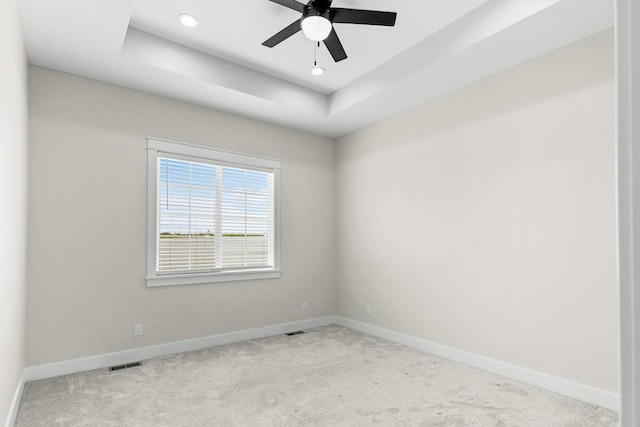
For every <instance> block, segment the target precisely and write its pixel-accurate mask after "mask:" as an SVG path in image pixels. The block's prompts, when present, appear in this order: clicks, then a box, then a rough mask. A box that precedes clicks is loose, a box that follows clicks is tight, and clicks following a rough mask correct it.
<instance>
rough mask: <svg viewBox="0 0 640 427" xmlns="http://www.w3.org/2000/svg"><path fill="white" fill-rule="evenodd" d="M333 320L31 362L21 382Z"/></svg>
mask: <svg viewBox="0 0 640 427" xmlns="http://www.w3.org/2000/svg"><path fill="white" fill-rule="evenodd" d="M334 323H336V316H325V317H318V318H315V319H309V320H300V321H297V322H291V323H281V324H279V325H271V326H265V327H261V328H255V329H245V330H242V331H237V332H229V333H226V334H220V335H211V336H208V337H203V338H195V339H191V340H185V341H177V342H172V343H168V344H161V345H156V346H152V347H142V348H136V349H132V350H125V351H120V352H117V353H108V354H102V355H98V356H92V357H86V358H83V359H75V360H68V361H65V362H58V363H51V364H47V365H40V366H32V367H29V368H26V369H25V370H24V382H29V381H35V380H41V379H44V378H52V377H58V376H60V375H68V374H75V373H77V372H83V371H90V370H92V369H101V368H106V367H109V366H114V365H122V364H125V363H132V362H136V361H139V360H146V359H152V358H154V357H160V356H167V355H169V354H176V353H183V352H187V351H194V350H201V349H203V348H209V347H214V346H217V345H223V344H230V343H234V342H240V341H246V340H250V339H255V338H263V337H268V336H271V335H278V334H285V333H288V332H294V331H298V330H300V329H310V328H315V327H318V326H326V325H331V324H334Z"/></svg>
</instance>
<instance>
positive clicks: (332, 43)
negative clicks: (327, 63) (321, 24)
mask: <svg viewBox="0 0 640 427" xmlns="http://www.w3.org/2000/svg"><path fill="white" fill-rule="evenodd" d="M324 45H325V46H327V49H329V53H330V54H331V56H332V57H333V60H334V61H335V62H340V61H342V60H343V59H347V53H346V52H345V51H344V48H343V47H342V43H340V39H339V38H338V34H336V30H335V28H332V29H331V33H329V37H327V38H326V39H324Z"/></svg>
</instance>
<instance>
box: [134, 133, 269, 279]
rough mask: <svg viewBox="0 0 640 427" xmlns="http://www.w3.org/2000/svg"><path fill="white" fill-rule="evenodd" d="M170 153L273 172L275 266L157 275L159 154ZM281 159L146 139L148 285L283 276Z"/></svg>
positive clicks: (187, 157)
mask: <svg viewBox="0 0 640 427" xmlns="http://www.w3.org/2000/svg"><path fill="white" fill-rule="evenodd" d="M163 155H167V156H169V157H172V158H180V156H183V157H184V158H186V159H188V160H192V161H198V160H200V161H205V162H207V161H208V162H215V163H216V164H226V165H229V166H232V167H238V168H254V169H255V168H258V169H263V170H269V171H273V193H274V195H273V197H274V200H273V203H274V206H273V208H274V218H273V221H274V224H273V228H274V230H273V232H274V236H273V245H274V248H273V250H274V253H273V261H274V265H273V267H269V268H264V269H251V270H223V271H206V272H189V273H186V272H179V273H164V272H163V273H161V274H158V272H157V270H156V268H157V264H156V257H157V254H156V251H157V243H158V242H157V239H158V232H157V218H158V213H157V197H158V193H157V186H158V157H159V156H160V157H162V156H163ZM279 200H280V160H277V159H271V158H267V157H260V156H254V155H250V154H243V153H236V152H232V151H225V150H218V149H214V148H210V147H203V146H199V145H192V144H186V143H182V142H176V141H169V140H166V139H160V138H152V137H148V138H147V276H146V281H147V287H156V286H175V285H192V284H199V283H216V282H230V281H238V280H255V279H275V278H279V277H280V273H281V269H280V202H279Z"/></svg>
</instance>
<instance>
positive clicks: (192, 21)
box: [178, 13, 198, 28]
mask: <svg viewBox="0 0 640 427" xmlns="http://www.w3.org/2000/svg"><path fill="white" fill-rule="evenodd" d="M178 20H179V21H180V23H182V25H184V26H185V27H189V28H193V27H195V26H196V25H198V18H196V17H195V16H193V15H189V14H188V13H181V14H180V15H178Z"/></svg>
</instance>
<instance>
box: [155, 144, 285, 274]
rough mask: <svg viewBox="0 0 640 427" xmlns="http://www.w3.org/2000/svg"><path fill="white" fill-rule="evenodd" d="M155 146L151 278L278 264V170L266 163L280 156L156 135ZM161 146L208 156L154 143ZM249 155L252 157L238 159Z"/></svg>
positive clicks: (268, 267) (274, 268) (244, 270)
mask: <svg viewBox="0 0 640 427" xmlns="http://www.w3.org/2000/svg"><path fill="white" fill-rule="evenodd" d="M152 142H154V143H155V144H152ZM149 146H150V162H149V167H150V180H151V169H154V171H153V172H154V174H155V180H154V181H155V182H154V183H151V182H150V184H153V187H154V188H153V189H154V190H155V191H154V193H155V194H151V193H150V205H149V209H150V215H151V214H152V213H153V217H151V216H150V227H149V230H150V232H151V231H153V233H154V236H153V239H151V238H150V239H149V242H150V245H151V243H152V242H153V243H154V244H153V246H154V247H153V248H151V246H150V248H149V249H150V250H151V249H152V250H153V253H154V259H153V260H151V259H150V262H149V269H150V271H149V272H148V274H147V280H148V283H149V280H155V279H162V278H166V277H187V276H186V275H189V277H193V276H194V275H196V276H201V275H205V274H209V273H210V274H212V275H218V276H220V275H222V276H224V277H229V275H230V274H233V273H235V272H242V273H251V272H252V271H253V272H256V271H258V272H260V271H269V270H272V271H279V270H277V268H278V265H277V264H278V259H277V258H278V257H277V248H276V243H277V238H276V237H277V236H276V233H275V231H276V226H275V225H276V221H275V219H276V211H275V207H276V203H275V192H276V188H277V185H276V169H272V168H269V167H264V165H265V164H266V165H267V166H270V165H272V164H276V163H275V162H277V161H274V160H271V159H262V158H257V159H255V158H251V157H249V156H246V155H241V154H238V153H228V152H220V151H218V150H212V149H208V148H204V147H196V146H186V145H183V144H179V143H171V142H168V141H159V140H151V139H150V140H149ZM156 146H157V147H158V148H171V149H172V150H174V151H187V152H188V153H189V154H198V155H202V154H205V155H207V157H192V156H187V155H183V154H181V153H165V152H162V151H160V150H157V151H156V150H152V148H156ZM211 153H213V154H211ZM243 156H244V157H247V158H248V159H249V161H250V162H253V163H254V164H250V165H246V166H245V165H244V164H238V162H237V161H238V160H243V159H244V157H243ZM211 157H222V158H223V159H222V160H218V159H215V158H213V159H212V158H211ZM229 159H230V160H232V161H233V162H229V161H228V160H229ZM277 166H279V162H278V163H277ZM151 187H152V185H150V191H151ZM151 211H153V212H151ZM152 265H153V266H154V268H153V270H152V271H151V266H152ZM243 277H244V276H243ZM269 277H279V274H278V276H269ZM246 278H247V277H245V278H235V279H234V278H231V279H228V280H245V279H246ZM248 278H263V277H257V276H256V277H248ZM220 280H222V279H220ZM206 281H207V280H206V279H202V280H200V281H197V282H195V281H189V283H202V282H206ZM212 281H219V280H212ZM166 284H171V285H173V284H182V282H180V281H176V280H173V281H171V282H167V283H166ZM159 285H162V284H150V285H149V286H159Z"/></svg>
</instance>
